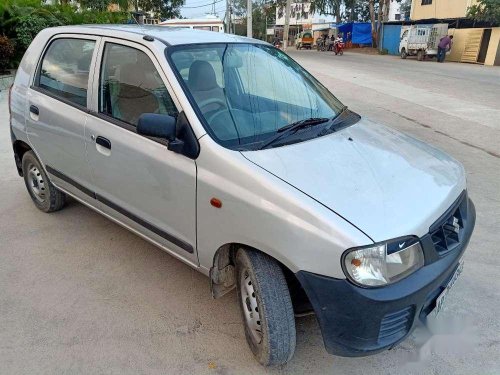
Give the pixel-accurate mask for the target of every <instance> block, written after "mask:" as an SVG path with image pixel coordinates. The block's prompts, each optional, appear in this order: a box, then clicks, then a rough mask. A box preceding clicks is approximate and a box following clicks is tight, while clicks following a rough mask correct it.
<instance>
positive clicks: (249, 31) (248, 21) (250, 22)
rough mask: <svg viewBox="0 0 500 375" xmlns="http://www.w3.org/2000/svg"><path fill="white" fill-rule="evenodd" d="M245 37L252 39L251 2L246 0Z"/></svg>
mask: <svg viewBox="0 0 500 375" xmlns="http://www.w3.org/2000/svg"><path fill="white" fill-rule="evenodd" d="M247 37H249V38H251V37H252V0H247Z"/></svg>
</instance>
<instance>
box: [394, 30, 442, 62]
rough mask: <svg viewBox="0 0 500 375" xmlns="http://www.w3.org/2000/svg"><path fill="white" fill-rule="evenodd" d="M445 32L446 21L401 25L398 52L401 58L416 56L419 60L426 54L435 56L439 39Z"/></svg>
mask: <svg viewBox="0 0 500 375" xmlns="http://www.w3.org/2000/svg"><path fill="white" fill-rule="evenodd" d="M447 34H448V24H447V23H437V24H434V25H410V26H403V27H401V38H400V42H399V54H400V56H401V58H402V59H406V58H407V57H408V56H417V60H419V61H422V60H423V59H424V58H425V57H426V56H430V57H435V56H437V54H438V44H439V41H440V40H441V38H442V37H443V36H445V35H447Z"/></svg>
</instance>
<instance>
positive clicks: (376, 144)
mask: <svg viewBox="0 0 500 375" xmlns="http://www.w3.org/2000/svg"><path fill="white" fill-rule="evenodd" d="M243 155H244V156H245V157H246V158H247V159H249V160H250V161H251V162H253V163H255V164H257V165H258V166H260V167H262V168H263V169H265V170H267V171H268V172H270V173H272V174H273V175H275V176H277V177H278V178H280V179H281V180H283V181H285V182H286V183H288V184H290V185H292V186H294V187H295V188H297V189H299V190H300V191H302V192H303V193H305V194H307V195H308V196H310V197H311V198H313V199H315V200H316V201H318V202H319V203H321V204H322V205H324V206H326V207H328V208H329V209H330V210H332V211H334V212H335V213H337V214H338V215H340V216H342V217H343V218H344V219H345V220H347V221H349V222H350V223H352V224H353V225H355V226H356V227H357V228H358V229H360V230H361V231H363V232H364V233H365V234H366V235H368V236H369V237H370V238H371V239H372V240H373V241H375V242H378V241H383V240H387V239H391V238H395V237H399V236H403V235H417V236H423V235H424V234H426V233H428V231H429V227H430V226H431V224H432V223H434V221H436V220H437V219H438V218H439V216H440V215H442V214H443V212H444V211H446V209H447V208H448V207H449V206H451V205H452V203H453V202H454V201H455V199H456V198H457V197H458V196H459V195H460V193H461V192H462V191H463V190H464V189H465V186H466V181H465V173H464V170H463V167H462V165H461V164H460V163H459V162H457V161H456V160H454V159H453V158H451V157H450V156H448V155H447V154H445V153H443V152H442V151H440V150H437V149H436V148H434V147H432V146H430V145H428V144H426V143H423V142H421V141H419V140H416V139H414V138H412V137H409V136H407V135H404V134H402V133H399V132H397V131H395V130H393V129H390V128H387V127H385V126H382V125H379V124H376V123H373V122H372V121H369V120H367V119H361V120H360V121H359V122H358V123H356V124H355V125H353V126H350V127H348V128H345V129H343V130H340V131H339V132H336V133H332V134H330V135H328V136H323V137H319V138H315V139H312V140H309V141H305V142H301V143H296V144H292V145H288V146H282V147H277V148H272V149H267V150H261V151H247V152H243Z"/></svg>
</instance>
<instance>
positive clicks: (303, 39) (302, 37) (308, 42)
mask: <svg viewBox="0 0 500 375" xmlns="http://www.w3.org/2000/svg"><path fill="white" fill-rule="evenodd" d="M313 43H314V38H313V33H312V31H311V30H304V31H302V32H301V33H300V34H299V36H298V38H297V40H296V41H295V48H297V49H302V48H307V49H311V48H312V45H313Z"/></svg>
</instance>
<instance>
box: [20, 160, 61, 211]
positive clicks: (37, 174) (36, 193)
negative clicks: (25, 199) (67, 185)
mask: <svg viewBox="0 0 500 375" xmlns="http://www.w3.org/2000/svg"><path fill="white" fill-rule="evenodd" d="M22 169H23V178H24V183H25V185H26V188H27V189H28V193H29V195H30V197H31V199H32V200H33V203H34V204H35V206H36V207H37V208H38V209H40V210H41V211H43V212H47V213H49V212H54V211H59V210H60V209H62V208H63V207H64V205H65V203H66V195H65V194H64V193H63V192H61V191H59V190H57V188H56V187H55V186H54V185H53V184H52V183H51V182H50V180H49V177H48V176H47V174H46V173H45V170H44V169H43V167H42V165H41V164H40V162H39V161H38V159H37V157H36V156H35V153H34V152H33V151H27V152H26V153H25V154H24V155H23V160H22Z"/></svg>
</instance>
